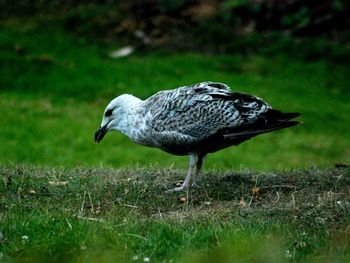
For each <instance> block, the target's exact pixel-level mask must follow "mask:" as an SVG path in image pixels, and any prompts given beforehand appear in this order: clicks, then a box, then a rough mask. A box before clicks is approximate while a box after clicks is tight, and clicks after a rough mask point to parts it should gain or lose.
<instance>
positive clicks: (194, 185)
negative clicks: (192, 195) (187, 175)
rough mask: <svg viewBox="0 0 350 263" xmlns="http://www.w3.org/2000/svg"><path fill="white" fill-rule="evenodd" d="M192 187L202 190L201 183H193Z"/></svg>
mask: <svg viewBox="0 0 350 263" xmlns="http://www.w3.org/2000/svg"><path fill="white" fill-rule="evenodd" d="M191 187H193V188H200V187H201V186H200V185H199V183H197V182H194V183H192V185H191Z"/></svg>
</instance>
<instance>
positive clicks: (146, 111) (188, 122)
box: [95, 82, 300, 191]
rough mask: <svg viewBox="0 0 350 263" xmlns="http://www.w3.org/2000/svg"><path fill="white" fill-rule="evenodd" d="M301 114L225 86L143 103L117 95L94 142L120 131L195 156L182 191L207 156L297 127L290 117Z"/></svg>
mask: <svg viewBox="0 0 350 263" xmlns="http://www.w3.org/2000/svg"><path fill="white" fill-rule="evenodd" d="M299 115H300V114H299V113H282V112H280V111H277V110H274V109H272V108H271V106H270V105H269V104H268V103H266V102H264V101H263V100H262V99H260V98H258V97H255V96H252V95H248V94H244V93H240V92H232V91H231V90H230V88H229V87H228V86H227V85H225V84H222V83H214V82H203V83H198V84H195V85H192V86H184V87H180V88H177V89H174V90H165V91H160V92H158V93H156V94H154V95H153V96H151V97H149V98H148V99H146V100H144V101H142V100H140V99H138V98H136V97H134V96H131V95H121V96H119V97H117V98H115V99H114V100H112V101H111V102H110V104H109V105H108V106H107V108H106V110H105V113H104V117H103V120H102V124H101V128H100V129H99V130H98V132H96V135H95V140H96V141H97V142H99V141H100V140H101V139H102V138H103V136H104V134H105V133H106V132H108V131H110V130H118V131H121V132H123V133H125V134H126V135H128V136H129V137H130V139H131V140H133V141H135V142H137V143H139V144H143V145H147V146H151V147H157V148H160V149H162V150H164V151H166V152H169V153H172V154H176V155H190V157H191V156H192V157H191V158H190V169H189V172H188V174H187V177H186V179H185V182H184V184H183V186H182V187H178V188H175V189H174V190H175V191H179V190H183V189H185V188H187V185H188V181H189V178H190V176H191V174H192V171H193V169H194V168H195V166H196V171H195V178H194V179H196V178H198V174H199V170H200V168H201V166H202V162H203V158H204V156H205V155H206V154H208V153H211V152H215V151H218V150H220V149H223V148H226V147H229V146H231V145H238V144H240V143H242V142H244V141H246V140H248V139H250V138H252V137H254V136H256V135H259V134H261V133H266V132H270V131H273V130H277V129H282V128H286V127H290V126H293V125H296V124H297V123H298V122H297V121H290V119H292V118H295V117H297V116H299ZM103 127H105V128H103ZM101 134H102V135H101ZM101 136H102V137H101ZM196 157H197V159H196ZM195 183H196V182H195Z"/></svg>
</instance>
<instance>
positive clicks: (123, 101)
mask: <svg viewBox="0 0 350 263" xmlns="http://www.w3.org/2000/svg"><path fill="white" fill-rule="evenodd" d="M139 101H140V99H138V98H136V97H134V96H132V95H129V94H123V95H120V96H118V97H116V98H114V99H113V100H112V101H111V102H110V103H109V104H108V105H107V107H106V109H105V111H104V113H103V117H102V122H101V127H100V128H99V129H98V130H97V131H96V133H95V142H96V143H99V142H100V141H101V140H102V139H103V137H104V136H105V135H106V133H107V132H109V131H113V130H116V131H121V132H124V130H125V129H127V126H128V115H129V114H130V112H131V111H132V109H133V108H134V105H135V104H136V103H137V102H139Z"/></svg>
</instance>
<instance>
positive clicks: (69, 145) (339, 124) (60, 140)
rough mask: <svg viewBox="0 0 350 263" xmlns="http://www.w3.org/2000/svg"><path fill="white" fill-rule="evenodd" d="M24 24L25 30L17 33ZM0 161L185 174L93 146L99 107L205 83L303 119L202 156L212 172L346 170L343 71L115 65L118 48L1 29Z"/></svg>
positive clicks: (275, 65)
mask: <svg viewBox="0 0 350 263" xmlns="http://www.w3.org/2000/svg"><path fill="white" fill-rule="evenodd" d="M22 25H23V26H22ZM0 43H1V44H0V45H1V49H2V52H1V54H0V63H1V64H0V65H1V67H0V75H1V80H0V81H1V82H0V83H1V85H0V89H1V91H0V92H1V97H0V116H1V121H2V123H4V124H5V125H3V127H2V129H1V130H0V140H1V144H2V147H1V148H0V161H1V162H2V163H14V164H20V163H27V164H45V165H53V166H60V165H63V166H65V167H75V166H76V165H85V166H90V167H96V166H101V167H125V166H130V165H131V166H135V165H145V164H152V163H153V164H154V163H158V164H159V165H160V166H163V167H169V166H170V165H176V166H177V167H180V168H184V167H186V166H187V159H186V158H184V157H174V156H171V155H169V154H166V153H163V152H161V151H159V150H156V149H148V148H144V147H141V146H138V145H135V144H133V143H131V142H130V141H129V140H128V139H127V138H125V136H123V135H120V134H117V133H114V134H112V135H108V136H107V137H106V139H105V140H104V141H103V142H102V144H101V145H98V146H97V145H95V144H94V143H93V139H92V138H93V134H94V132H95V130H96V129H97V128H98V126H99V124H100V121H101V117H102V113H103V110H104V108H105V106H106V105H107V103H108V102H109V101H110V100H111V99H112V98H114V97H115V96H117V95H119V94H122V93H132V94H134V95H136V96H139V97H141V98H146V97H148V96H150V95H152V94H153V93H155V92H157V91H159V90H162V89H170V88H175V87H177V86H181V85H186V84H192V83H196V82H200V81H204V80H213V81H219V82H224V83H227V84H229V85H230V86H232V88H233V89H234V90H239V91H243V92H247V93H252V94H255V95H258V96H260V97H262V98H264V99H265V100H267V101H268V102H269V103H271V104H272V105H273V106H274V107H276V108H278V109H281V110H284V111H298V112H301V113H302V120H303V125H301V126H298V127H295V128H292V129H288V130H284V131H280V132H276V133H273V134H267V135H263V136H261V137H258V138H255V139H253V140H251V141H249V142H247V143H245V144H243V145H241V146H239V147H238V148H235V147H232V148H229V149H226V150H223V151H221V152H218V153H215V154H213V155H211V156H209V158H208V161H207V165H206V167H215V168H217V169H239V168H241V167H244V168H247V169H283V168H293V167H294V168H295V167H308V166H318V167H329V166H330V165H333V164H334V163H335V162H347V161H348V156H349V146H350V137H349V136H346V134H347V133H348V115H349V113H350V105H349V103H348V101H349V98H350V93H349V84H348V83H349V81H348V80H349V78H348V72H349V68H348V67H347V66H344V65H337V64H331V63H329V62H327V61H314V62H303V61H298V60H293V59H292V58H290V57H286V56H277V55H276V57H272V58H265V57H259V56H252V57H241V56H237V55H220V56H214V55H203V54H195V53H180V54H163V53H155V54H143V53H136V54H134V55H132V56H130V57H128V58H125V59H120V60H113V59H110V58H109V57H108V56H107V54H108V52H110V51H111V50H113V49H115V48H116V46H103V45H98V44H96V43H89V42H88V40H87V39H83V38H78V37H74V36H69V35H67V34H66V33H64V32H63V31H61V30H60V29H59V28H58V27H57V26H53V25H47V26H45V27H43V26H39V25H37V24H35V23H33V22H30V21H28V22H27V21H26V22H23V21H22V22H18V21H16V20H12V21H5V22H2V24H1V30H0Z"/></svg>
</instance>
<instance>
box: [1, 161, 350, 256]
mask: <svg viewBox="0 0 350 263" xmlns="http://www.w3.org/2000/svg"><path fill="white" fill-rule="evenodd" d="M183 174H184V171H181V170H173V169H164V168H157V167H153V168H148V169H144V168H140V169H136V170H131V169H124V170H112V169H101V168H98V169H86V168H76V169H65V168H61V169H53V168H45V167H29V166H3V167H1V168H0V178H1V180H0V189H1V191H0V193H1V194H0V209H1V210H0V211H1V213H0V222H1V227H0V232H1V233H2V239H1V240H0V251H1V254H0V256H1V259H2V260H5V262H6V261H10V260H11V262H12V261H14V262H18V261H27V262H36V261H41V262H42V261H50V262H52V261H54V262H62V261H65V262H81V261H87V262H90V261H91V262H93V261H94V260H96V259H97V258H98V259H101V261H102V262H112V261H113V262H115V261H116V260H120V261H123V262H132V261H134V262H143V259H144V258H145V257H149V258H150V259H151V262H213V260H215V259H220V260H219V261H217V262H232V260H233V259H235V260H238V262H335V260H337V262H347V260H349V259H350V244H349V237H350V232H349V211H350V198H349V196H350V195H349V191H350V189H349V185H350V170H349V169H348V168H339V169H327V170H318V169H304V170H289V171H273V172H269V173H255V172H249V171H240V172H234V173H232V172H226V173H217V172H214V171H210V172H208V173H206V174H205V175H204V177H203V182H202V186H203V187H202V188H200V189H191V190H190V191H189V192H187V193H183V194H178V193H175V194H165V193H164V190H165V189H166V188H168V187H172V186H173V185H174V183H175V182H176V181H177V180H179V179H180V178H182V177H183ZM24 236H27V237H24ZM136 258H137V259H136Z"/></svg>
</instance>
